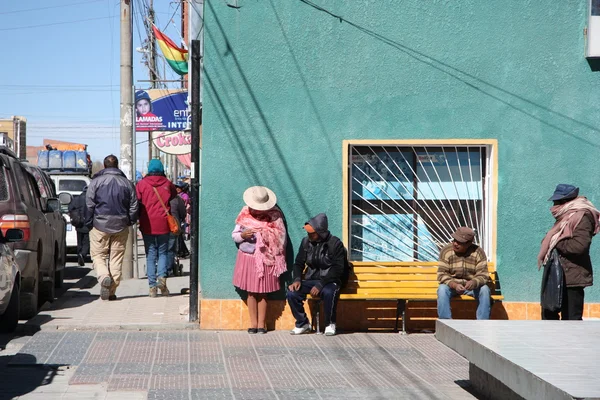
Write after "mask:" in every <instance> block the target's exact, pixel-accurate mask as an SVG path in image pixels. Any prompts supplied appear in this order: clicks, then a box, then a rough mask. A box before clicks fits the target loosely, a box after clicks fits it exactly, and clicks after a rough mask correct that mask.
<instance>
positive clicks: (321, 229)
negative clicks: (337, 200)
mask: <svg viewBox="0 0 600 400" xmlns="http://www.w3.org/2000/svg"><path fill="white" fill-rule="evenodd" d="M308 224H310V226H312V227H313V228H314V229H315V231H316V232H317V233H318V234H319V240H318V241H316V242H311V241H309V240H308V238H304V239H302V243H301V244H300V248H299V249H298V254H297V255H296V261H295V262H294V271H293V277H294V282H300V281H302V272H303V271H304V269H305V267H306V272H305V274H304V280H320V282H319V283H318V284H316V285H315V287H316V288H317V289H319V290H322V289H323V286H325V285H327V284H328V283H332V282H336V283H337V284H341V282H342V275H343V273H344V256H345V251H346V250H345V249H344V244H343V243H342V241H341V240H340V239H339V238H337V237H335V236H333V235H332V234H331V233H330V232H329V230H328V228H329V226H328V223H327V215H325V214H323V213H321V214H319V215H317V216H315V217H313V218H311V219H310V220H309V221H308Z"/></svg>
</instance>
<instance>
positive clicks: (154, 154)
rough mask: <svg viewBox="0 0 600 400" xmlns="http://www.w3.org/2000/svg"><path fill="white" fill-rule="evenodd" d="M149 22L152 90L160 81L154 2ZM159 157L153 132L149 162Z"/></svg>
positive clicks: (149, 132) (150, 5)
mask: <svg viewBox="0 0 600 400" xmlns="http://www.w3.org/2000/svg"><path fill="white" fill-rule="evenodd" d="M148 20H149V21H150V23H149V27H148V28H149V29H148V33H149V34H150V43H149V44H148V50H149V51H150V59H149V60H148V67H149V68H148V70H149V71H150V81H151V82H150V85H152V86H151V87H152V89H156V87H157V86H156V85H157V81H158V74H157V73H156V46H155V42H156V40H155V38H154V30H153V29H152V27H153V25H154V0H149V3H148ZM158 155H159V153H158V149H157V148H156V147H155V146H154V141H153V140H152V131H148V162H150V160H152V159H153V158H156V157H158Z"/></svg>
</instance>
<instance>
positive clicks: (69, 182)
mask: <svg viewBox="0 0 600 400" xmlns="http://www.w3.org/2000/svg"><path fill="white" fill-rule="evenodd" d="M86 185H87V182H86V181H84V180H81V179H61V180H59V181H58V192H59V193H60V192H82V191H83V188H84V187H85V186H86Z"/></svg>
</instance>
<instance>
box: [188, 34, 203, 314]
mask: <svg viewBox="0 0 600 400" xmlns="http://www.w3.org/2000/svg"><path fill="white" fill-rule="evenodd" d="M201 60H202V58H201V54H200V41H199V40H192V80H191V81H190V85H191V87H192V88H191V111H192V165H191V170H192V174H191V178H192V179H191V185H190V186H191V187H190V197H191V200H192V215H191V226H190V232H191V235H190V236H191V237H190V250H191V252H190V254H191V257H190V313H189V321H190V322H196V321H198V288H199V286H198V250H199V248H198V233H199V229H198V228H199V225H200V218H199V217H200V213H199V206H200V198H199V197H200V184H199V182H200V181H199V180H200V126H201V124H202V109H201V104H200V82H201V76H200V73H201Z"/></svg>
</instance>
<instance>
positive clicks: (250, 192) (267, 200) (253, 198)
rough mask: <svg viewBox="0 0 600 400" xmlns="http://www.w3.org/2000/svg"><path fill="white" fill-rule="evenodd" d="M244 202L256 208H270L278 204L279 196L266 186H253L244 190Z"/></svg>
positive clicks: (260, 209)
mask: <svg viewBox="0 0 600 400" xmlns="http://www.w3.org/2000/svg"><path fill="white" fill-rule="evenodd" d="M244 203H246V205H247V206H248V207H250V208H252V209H254V210H259V211H265V210H270V209H271V208H273V207H274V206H275V204H277V196H275V193H273V191H272V190H271V189H269V188H268V187H265V186H252V187H249V188H248V189H246V191H245V192H244Z"/></svg>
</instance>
